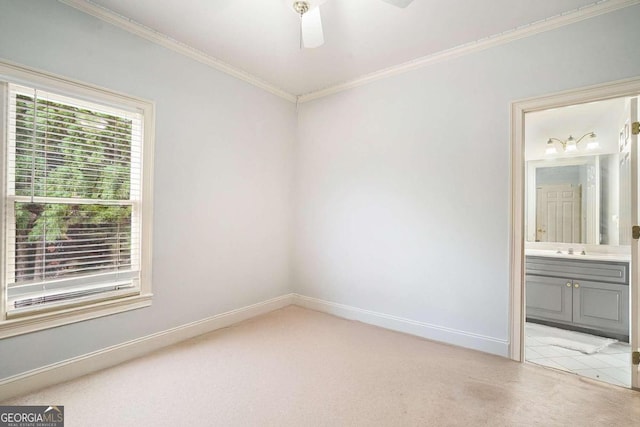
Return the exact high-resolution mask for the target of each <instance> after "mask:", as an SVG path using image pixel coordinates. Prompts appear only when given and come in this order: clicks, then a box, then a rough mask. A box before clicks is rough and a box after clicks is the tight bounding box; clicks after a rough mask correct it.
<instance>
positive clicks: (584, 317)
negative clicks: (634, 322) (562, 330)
mask: <svg viewBox="0 0 640 427" xmlns="http://www.w3.org/2000/svg"><path fill="white" fill-rule="evenodd" d="M574 282H575V283H576V284H577V286H574V289H573V299H574V302H573V323H575V324H576V325H580V326H585V327H593V328H596V329H601V330H608V331H612V332H614V331H615V332H620V333H624V334H625V335H627V334H628V333H629V332H628V331H629V286H628V285H618V284H615V283H603V282H590V281H587V280H580V281H579V282H578V281H577V280H576V281H574Z"/></svg>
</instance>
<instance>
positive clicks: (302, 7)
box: [293, 1, 309, 15]
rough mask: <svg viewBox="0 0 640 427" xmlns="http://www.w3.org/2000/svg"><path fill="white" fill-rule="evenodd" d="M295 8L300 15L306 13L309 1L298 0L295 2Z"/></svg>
mask: <svg viewBox="0 0 640 427" xmlns="http://www.w3.org/2000/svg"><path fill="white" fill-rule="evenodd" d="M293 10H295V11H296V13H298V14H300V15H304V14H305V13H307V12H308V11H309V3H307V2H306V1H296V2H293Z"/></svg>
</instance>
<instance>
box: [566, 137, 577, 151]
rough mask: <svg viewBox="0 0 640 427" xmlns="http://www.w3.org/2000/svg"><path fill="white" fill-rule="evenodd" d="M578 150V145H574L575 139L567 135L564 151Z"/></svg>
mask: <svg viewBox="0 0 640 427" xmlns="http://www.w3.org/2000/svg"><path fill="white" fill-rule="evenodd" d="M577 150H578V146H577V145H576V140H575V139H573V137H572V136H571V135H569V139H567V144H566V146H565V149H564V151H568V152H571V151H577Z"/></svg>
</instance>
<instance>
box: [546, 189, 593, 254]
mask: <svg viewBox="0 0 640 427" xmlns="http://www.w3.org/2000/svg"><path fill="white" fill-rule="evenodd" d="M536 199H537V200H536V241H538V242H564V243H580V242H581V241H582V238H581V226H580V225H581V224H580V222H581V211H582V189H581V186H580V185H573V184H564V185H540V186H538V187H537V188H536Z"/></svg>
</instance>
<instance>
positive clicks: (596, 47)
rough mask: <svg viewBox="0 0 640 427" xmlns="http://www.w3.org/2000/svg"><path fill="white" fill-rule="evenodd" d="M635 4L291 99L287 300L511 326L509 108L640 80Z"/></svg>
mask: <svg viewBox="0 0 640 427" xmlns="http://www.w3.org/2000/svg"><path fill="white" fill-rule="evenodd" d="M638 17H640V6H634V7H631V8H627V9H624V10H620V11H617V12H613V13H611V14H608V15H605V16H599V17H596V18H592V19H589V20H587V21H582V22H578V23H575V24H572V25H569V26H566V27H563V28H560V29H556V30H553V31H549V32H545V33H541V34H538V35H535V36H531V37H528V38H525V39H520V40H517V41H514V42H511V43H508V44H505V45H501V46H498V47H493V48H491V49H487V50H483V51H480V52H475V53H472V54H469V55H465V56H463V57H460V58H457V59H452V60H448V61H445V62H440V63H435V64H432V65H429V66H427V67H425V68H422V69H418V70H415V71H411V72H407V73H405V74H402V75H398V76H395V77H391V78H387V79H384V80H380V81H377V82H375V83H372V84H369V85H366V86H362V87H359V88H355V89H352V90H349V91H347V92H343V93H338V94H335V95H333V96H330V97H327V98H322V99H319V100H316V101H313V102H309V103H305V104H302V106H301V108H300V112H299V123H298V127H299V140H298V145H297V154H296V156H297V157H296V194H297V195H296V202H295V206H296V228H295V232H294V241H295V244H294V262H293V265H294V271H295V272H294V283H295V286H296V287H297V288H296V290H297V292H299V293H301V294H303V295H307V296H310V297H316V298H321V299H325V300H329V301H333V302H336V303H341V304H346V305H350V306H355V307H358V308H361V309H366V310H371V311H375V312H380V313H384V314H386V315H392V316H397V317H401V318H405V319H409V320H411V321H414V322H420V323H422V324H427V325H430V327H434V328H440V329H439V330H440V332H442V331H445V332H444V333H446V334H449V336H450V337H453V336H454V335H456V334H457V335H469V334H472V335H474V336H477V337H479V338H480V339H483V338H482V337H485V338H486V340H485V341H486V345H485V344H483V343H481V344H478V347H477V348H479V349H482V350H487V351H494V352H496V351H495V350H492V348H495V347H492V346H491V345H490V343H489V341H491V340H494V341H501V342H502V343H503V345H502V347H501V349H500V350H499V351H497V352H498V353H500V354H503V355H506V354H507V348H508V338H509V335H508V331H509V235H510V234H509V233H510V228H509V227H510V220H509V191H510V187H509V164H510V154H509V153H510V103H511V102H512V101H515V100H519V99H523V98H527V97H534V96H540V95H544V94H549V93H553V92H557V91H561V90H566V89H571V88H577V87H581V86H586V85H593V84H596V83H602V82H609V81H614V80H619V79H623V78H629V77H634V76H638V75H640V56H639V55H638V54H637V52H638V48H637V40H638V39H640V25H638Z"/></svg>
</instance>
